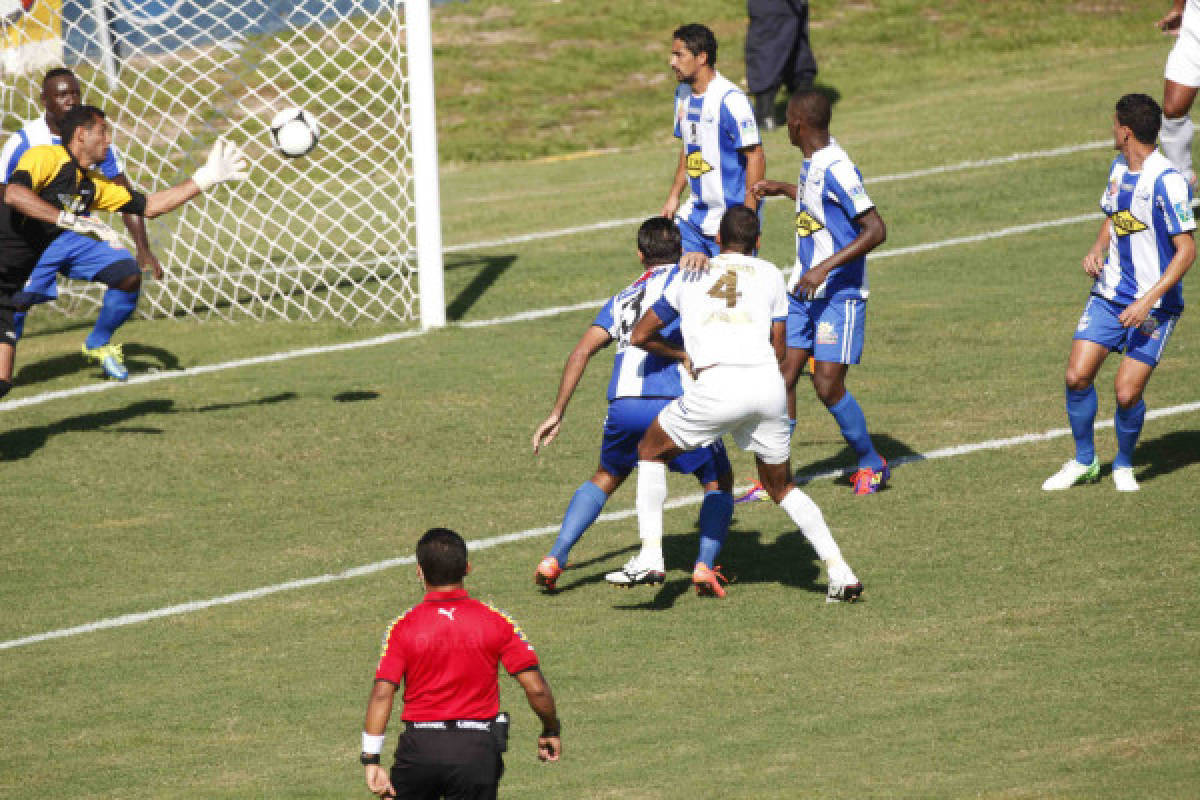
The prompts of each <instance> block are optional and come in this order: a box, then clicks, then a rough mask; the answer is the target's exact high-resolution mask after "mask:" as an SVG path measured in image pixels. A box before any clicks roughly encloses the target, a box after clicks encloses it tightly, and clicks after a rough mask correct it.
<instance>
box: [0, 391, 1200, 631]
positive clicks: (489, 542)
mask: <svg viewBox="0 0 1200 800" xmlns="http://www.w3.org/2000/svg"><path fill="white" fill-rule="evenodd" d="M1193 411H1200V402H1195V403H1185V404H1183V405H1178V406H1171V407H1169V408H1159V409H1155V410H1153V411H1150V412H1148V413H1147V414H1146V419H1147V420H1151V419H1159V418H1162V417H1169V416H1174V415H1176V414H1187V413H1191V412H1193ZM1112 425H1113V423H1112V421H1111V420H1104V421H1100V422H1098V423H1097V424H1096V428H1097V429H1104V428H1111V427H1112ZM1070 433H1071V429H1070V428H1053V429H1051V430H1048V431H1043V432H1042V433H1026V434H1022V435H1020V436H1011V437H1008V438H1006V439H990V440H988V441H986V442H974V443H971V444H961V445H955V446H953V447H943V448H939V449H937V450H931V451H929V452H928V453H916V454H914V455H910V456H903V457H900V458H897V459H895V460H894V461H893V462H892V464H893V466H900V465H901V464H909V463H913V462H917V461H932V460H934V459H938V458H957V457H959V456H964V455H969V454H971V453H978V452H982V451H985V450H1001V449H1004V448H1009V447H1018V446H1020V445H1025V444H1034V443H1036V442H1044V441H1048V440H1050V439H1059V438H1062V437H1064V436H1068V435H1070ZM849 472H850V470H849V469H844V470H843V469H839V470H831V471H827V472H821V473H813V474H807V475H797V476H796V483H798V484H801V485H804V484H808V483H811V482H813V481H816V480H822V479H828V478H837V477H840V476H842V475H845V474H847V473H849ZM703 499H704V498H703V495H700V494H691V495H687V496H684V497H678V498H675V499H673V500H670V501H668V502H667V504H666V508H668V509H676V508H684V507H687V506H694V505H699V504H700V502H701V501H702V500H703ZM636 514H637V511H636V510H635V509H632V508H627V509H623V510H621V511H610V512H607V513H605V514H601V515H600V517H599V518H598V519H597V522H615V521H618V520H623V519H629V518H630V517H633V516H636ZM558 527H559V526H558V525H543V526H542V527H540V528H529V529H528V530H523V531H516V532H515V533H505V534H501V535H500V536H492V537H489V538H487V539H476V540H474V541H470V542H468V543H467V547H468V548H469V549H471V550H487V549H488V548H491V547H496V546H498V545H502V544H510V543H512V542H520V541H523V540H525V539H533V538H536V537H539V536H549V535H550V534H555V533H558ZM415 560H416V559H415V558H414V557H413V556H402V557H400V558H389V559H386V560H384V561H376V562H374V563H373V564H364V565H362V566H360V567H352V568H350V569H345V570H342V571H341V572H332V573H326V574H325V575H317V576H315V577H311V578H300V579H298V580H294V581H287V582H285V583H277V584H274V585H273V586H262V587H259V588H257V589H249V590H247V591H244V592H234V593H233V594H226V595H221V596H220V597H212V598H209V599H208V600H196V601H193V602H190V603H180V604H179V605H174V606H165V607H163V608H157V609H154V610H153V611H142V612H139V613H136V614H122V615H121V616H119V617H109V618H107V619H102V620H97V621H96V622H89V623H86V624H84V625H76V626H74V627H71V628H59V629H58V630H53V631H46V632H45V633H35V634H33V635H31V636H25V637H22V638H20V639H10V640H8V641H6V642H0V650H11V649H14V648H17V647H25V646H26V645H31V644H38V643H39V642H46V641H50V640H52V639H65V638H67V637H71V636H79V635H82V634H85V633H95V632H97V631H102V630H107V629H109V628H121V627H125V626H127V625H137V624H139V623H142V622H149V621H151V620H155V619H162V618H164V617H173V616H178V615H180V614H192V613H195V612H197V611H203V610H205V609H208V608H213V607H215V606H225V605H232V604H234V603H240V602H243V601H245V600H257V599H258V598H260V597H267V596H269V595H273V594H278V593H280V592H289V591H293V590H295V589H307V588H308V587H310V586H320V585H322V584H326V583H337V582H339V581H346V580H351V579H352V578H360V577H362V576H364V575H371V574H373V573H376V572H380V571H382V570H386V569H391V568H393V567H400V566H404V565H406V564H412V563H414V562H415Z"/></svg>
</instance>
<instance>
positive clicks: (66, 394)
mask: <svg viewBox="0 0 1200 800" xmlns="http://www.w3.org/2000/svg"><path fill="white" fill-rule="evenodd" d="M1197 203H1200V201H1197ZM1197 203H1193V205H1196V204H1197ZM1102 216H1103V215H1102V214H1100V212H1098V211H1097V212H1092V213H1090V214H1078V215H1076V216H1072V217H1063V218H1062V219H1053V220H1045V221H1043V222H1033V223H1029V224H1028V225H1014V226H1012V227H1008V228H1001V229H999V230H995V231H985V232H984V233H976V234H972V235H970V236H957V237H955V238H953V239H944V240H942V241H940V242H926V243H924V244H917V245H912V246H909V247H897V248H892V249H890V250H881V251H880V252H878V253H873V254H872V255H871V258H872V259H879V258H889V257H891V256H904V255H911V254H913V253H923V252H926V251H929V250H937V249H940V248H943V247H954V246H956V245H961V244H972V243H975V242H982V241H987V240H989V239H998V238H1002V237H1005V236H1017V235H1020V234H1024V233H1030V232H1032V231H1038V230H1043V229H1046V228H1054V227H1061V226H1064V225H1074V224H1076V223H1079V222H1086V221H1088V220H1099V219H1101V218H1102ZM606 299H607V298H604V299H600V300H588V301H585V302H582V303H573V304H571V305H565V306H553V307H551V308H541V309H533V310H530V311H521V312H519V313H516V314H509V315H507V316H503V317H492V318H491V319H480V320H471V321H468V322H451V323H450V324H449V325H448V326H447V327H451V328H487V327H492V326H495V325H507V324H509V323H511V322H524V321H527V320H532V319H541V318H543V317H552V316H557V315H559V314H569V313H571V312H573V311H582V310H584V309H588V308H599V307H600V306H601V305H603V304H604V302H605V300H606ZM426 333H428V331H425V330H412V331H401V332H398V333H389V334H385V335H383V336H375V337H373V338H370V339H360V340H358V341H354V342H342V343H341V344H332V345H322V346H320V347H305V348H301V349H299V350H287V351H284V352H280V353H269V354H267V355H264V356H253V357H250V358H241V359H236V360H234V361H223V362H221V363H218V364H207V365H203V366H199V367H188V368H187V369H179V370H166V371H162V372H148V373H143V374H140V375H134V376H132V377H130V378H129V380H127V381H125V382H124V383H118V382H115V381H105V382H101V383H90V384H87V385H86V386H77V387H75V388H72V389H62V390H59V391H56V392H45V393H43V394H36V395H30V396H29V397H21V398H16V399H13V400H7V401H4V402H0V412H2V411H14V410H16V409H18V408H27V407H29V406H35V405H41V404H42V403H47V402H50V401H51V400H62V399H66V398H70V397H78V396H80V395H85V394H93V393H96V392H107V391H113V390H116V389H121V388H124V387H127V386H140V385H142V384H146V383H154V382H156V381H163V380H169V379H176V378H190V377H192V376H195V375H204V374H206V373H210V372H222V371H224V370H229V369H237V368H239V367H252V366H258V365H261V364H271V363H275V362H279V361H290V360H291V359H294V358H304V357H307V356H315V355H323V354H326V353H338V352H344V351H347V350H358V349H361V348H364V347H376V346H378V345H382V344H391V343H392V342H396V341H400V340H402V339H413V338H416V337H418V336H424V335H425V334H426Z"/></svg>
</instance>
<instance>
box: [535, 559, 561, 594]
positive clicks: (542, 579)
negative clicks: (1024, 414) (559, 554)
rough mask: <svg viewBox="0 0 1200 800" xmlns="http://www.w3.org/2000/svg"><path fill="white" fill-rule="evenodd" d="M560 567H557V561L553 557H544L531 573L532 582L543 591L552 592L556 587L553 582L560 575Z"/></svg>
mask: <svg viewBox="0 0 1200 800" xmlns="http://www.w3.org/2000/svg"><path fill="white" fill-rule="evenodd" d="M562 573H563V571H562V567H560V566H559V565H558V559H557V558H555V557H554V556H546V557H545V558H543V559H542V562H541V563H540V564H538V565H537V569H535V570H534V571H533V582H534V583H536V584H537V585H538V586H541V587H543V588H544V589H546V590H548V591H551V592H553V591H554V590H555V589H557V588H558V587H557V586H555V582H556V581H557V580H558V576H559V575H562Z"/></svg>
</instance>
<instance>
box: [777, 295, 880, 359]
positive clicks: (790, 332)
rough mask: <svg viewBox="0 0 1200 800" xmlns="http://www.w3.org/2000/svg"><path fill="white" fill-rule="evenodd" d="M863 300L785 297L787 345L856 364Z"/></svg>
mask: <svg viewBox="0 0 1200 800" xmlns="http://www.w3.org/2000/svg"><path fill="white" fill-rule="evenodd" d="M866 327H867V301H866V300H863V299H861V298H851V299H848V300H797V299H796V298H795V297H791V296H789V297H788V318H787V346H788V347H790V348H793V349H796V350H807V351H808V352H809V353H811V354H812V357H813V358H815V359H816V360H817V361H828V362H831V363H834V364H857V363H858V362H859V361H860V360H861V359H862V352H863V338H864V337H865V335H866Z"/></svg>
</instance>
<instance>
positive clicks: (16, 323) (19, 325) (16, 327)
mask: <svg viewBox="0 0 1200 800" xmlns="http://www.w3.org/2000/svg"><path fill="white" fill-rule="evenodd" d="M27 313H28V312H27V311H18V312H16V313H15V314H13V333H15V334H17V338H16V341H20V339H21V336H23V335H24V334H25V315H26V314H27Z"/></svg>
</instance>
